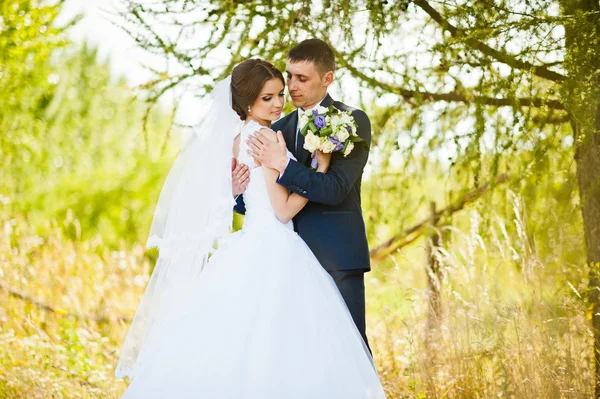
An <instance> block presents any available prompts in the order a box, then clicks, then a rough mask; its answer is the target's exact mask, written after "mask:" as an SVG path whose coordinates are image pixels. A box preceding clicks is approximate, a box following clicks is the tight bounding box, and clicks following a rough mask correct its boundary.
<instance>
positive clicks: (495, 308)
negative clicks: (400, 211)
mask: <svg viewBox="0 0 600 399" xmlns="http://www.w3.org/2000/svg"><path fill="white" fill-rule="evenodd" d="M517 215H518V213H517ZM516 219H517V225H520V228H521V229H524V226H523V224H524V223H525V222H523V220H520V219H519V217H517V218H516ZM1 222H2V225H3V229H2V231H0V282H1V283H2V284H3V285H5V286H7V287H11V288H13V289H17V290H20V291H22V292H24V293H26V294H27V295H30V296H32V297H35V298H38V299H42V300H43V301H44V302H46V303H47V304H48V305H51V306H52V307H53V308H54V311H53V312H49V311H46V310H43V309H41V308H40V307H39V306H35V305H32V304H30V303H28V302H27V301H23V300H22V299H18V298H16V297H14V296H11V295H8V294H7V292H6V291H2V292H0V398H28V399H34V398H117V397H119V395H120V393H122V392H123V390H124V389H125V387H126V384H125V383H124V382H122V381H118V380H115V379H114V377H113V370H114V366H115V364H116V361H117V359H118V353H119V348H120V345H121V342H122V340H123V338H124V335H125V333H126V331H127V325H126V323H124V322H119V321H116V320H114V319H115V317H116V316H119V315H128V316H131V315H132V314H133V312H134V310H135V307H136V305H137V303H138V300H139V296H140V295H141V293H142V292H143V289H144V287H145V284H146V282H147V281H148V274H149V270H150V263H149V261H148V260H147V259H146V258H145V257H144V250H143V248H142V247H141V246H135V247H134V248H130V249H123V250H122V251H108V250H107V249H106V248H105V247H104V245H103V243H102V241H101V239H99V238H98V239H95V240H91V241H83V242H82V241H80V240H77V239H76V240H67V239H64V238H63V237H64V236H63V235H62V233H61V231H63V230H64V229H65V228H68V229H71V230H73V231H75V232H76V231H77V220H75V219H73V218H68V219H67V220H65V221H63V222H60V225H59V223H57V222H55V223H54V230H53V231H54V233H52V234H51V235H50V236H49V237H48V238H47V239H45V240H44V239H42V238H40V237H38V236H36V235H35V234H34V233H33V231H32V229H31V228H30V227H29V226H28V224H27V223H26V221H25V220H22V219H20V218H14V219H9V220H2V221H1ZM488 225H489V226H491V227H490V229H491V234H488V235H487V236H489V237H491V238H489V239H484V238H483V235H482V234H481V232H480V229H482V227H481V217H480V216H479V215H478V214H477V213H476V212H474V211H473V213H472V217H471V221H470V223H469V226H468V228H467V229H465V230H464V231H463V230H460V229H457V228H450V229H447V233H446V236H445V242H444V245H443V247H441V248H438V249H437V251H436V254H437V256H438V259H439V261H440V262H441V263H442V266H443V270H444V275H445V282H444V289H443V299H444V309H445V313H444V314H445V316H444V318H443V319H442V320H441V328H440V331H439V334H433V335H431V334H428V332H427V330H426V319H427V297H426V294H427V293H426V291H425V288H424V287H426V284H425V275H424V269H423V265H424V262H425V261H424V252H425V251H424V249H423V248H422V247H420V246H419V245H416V246H413V247H411V248H409V249H407V250H406V251H404V252H403V253H400V254H398V256H396V257H395V259H393V260H390V262H391V264H392V267H385V268H384V267H381V268H379V269H378V270H376V271H374V272H372V273H371V274H369V275H367V276H368V278H367V291H368V318H369V326H370V330H369V334H370V339H371V345H372V347H373V349H374V355H375V360H376V363H377V366H378V369H379V372H380V374H381V377H382V379H383V381H384V384H385V387H386V390H387V392H388V393H389V397H390V398H446V397H448V398H492V397H494V398H497V397H514V398H590V397H592V377H593V376H592V373H591V371H592V364H591V332H590V330H589V325H588V320H587V319H586V310H585V304H584V301H583V300H581V299H580V298H579V296H582V295H583V294H582V292H583V291H584V289H585V280H584V278H583V276H584V275H585V271H584V270H582V271H581V273H579V274H578V275H580V276H581V279H580V280H581V281H575V280H572V279H567V278H565V280H564V286H563V287H560V286H557V284H554V285H550V283H549V281H550V280H551V279H550V280H549V279H548V276H547V275H548V271H547V270H545V269H544V268H545V265H544V263H543V261H542V260H540V259H539V258H538V257H537V256H536V250H535V248H534V247H532V245H530V243H529V242H528V240H527V238H526V235H525V234H517V236H516V237H510V236H509V235H508V234H507V233H506V228H505V227H506V226H504V225H503V222H502V221H500V220H498V221H495V222H492V223H489V224H488ZM552 281H557V280H556V279H555V280H552ZM558 281H559V280H558ZM565 287H568V289H564V288H565ZM73 314H75V315H86V314H96V315H102V316H108V317H109V318H113V320H112V321H109V322H103V323H97V322H95V321H89V320H82V319H77V318H75V317H72V315H73ZM427 337H430V338H427Z"/></svg>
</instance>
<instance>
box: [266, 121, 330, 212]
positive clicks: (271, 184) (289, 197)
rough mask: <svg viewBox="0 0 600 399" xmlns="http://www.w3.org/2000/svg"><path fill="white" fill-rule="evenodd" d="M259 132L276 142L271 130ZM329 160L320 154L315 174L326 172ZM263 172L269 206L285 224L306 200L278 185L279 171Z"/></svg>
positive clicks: (300, 208)
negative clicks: (269, 201)
mask: <svg viewBox="0 0 600 399" xmlns="http://www.w3.org/2000/svg"><path fill="white" fill-rule="evenodd" d="M260 132H261V133H262V134H264V135H265V136H266V137H267V138H268V139H269V140H271V141H273V142H277V136H276V135H275V133H274V132H273V131H272V130H269V129H261V131H260ZM330 159H331V155H330V154H325V156H323V155H321V154H320V156H319V166H318V168H317V172H320V173H325V172H327V169H328V168H329V160H330ZM264 170H265V182H266V184H267V190H268V192H269V199H270V200H271V206H272V207H273V210H274V211H275V215H276V216H277V219H279V220H280V221H281V222H282V223H287V222H289V221H290V220H292V218H293V217H294V216H296V214H297V213H298V212H300V211H301V210H302V208H304V206H305V205H306V204H307V202H308V199H306V198H304V197H302V196H300V195H298V194H290V193H289V192H288V190H287V188H285V187H283V186H282V185H281V184H278V183H277V179H278V178H279V171H277V170H275V169H269V168H264Z"/></svg>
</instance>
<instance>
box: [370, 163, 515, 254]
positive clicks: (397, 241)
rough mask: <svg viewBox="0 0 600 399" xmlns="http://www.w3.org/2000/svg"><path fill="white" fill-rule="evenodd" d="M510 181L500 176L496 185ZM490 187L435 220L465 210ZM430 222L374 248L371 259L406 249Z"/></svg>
mask: <svg viewBox="0 0 600 399" xmlns="http://www.w3.org/2000/svg"><path fill="white" fill-rule="evenodd" d="M508 180H509V175H507V174H502V175H499V176H498V177H497V178H496V180H495V182H494V185H498V184H502V183H505V182H507V181H508ZM490 186H491V183H490V182H487V183H485V184H484V185H482V186H480V187H479V188H477V189H476V190H474V191H471V192H468V193H466V194H465V195H464V196H463V197H462V198H461V199H460V200H459V201H457V202H456V203H455V204H453V205H450V206H447V207H446V208H444V209H442V210H440V211H437V212H436V213H435V215H434V218H435V219H436V220H437V219H439V218H440V217H441V216H442V215H452V214H453V213H455V212H457V211H459V210H461V209H463V208H464V207H465V206H466V205H467V204H469V203H471V202H473V201H475V200H476V199H478V198H479V197H481V196H482V195H483V194H485V192H486V191H488V189H489V188H490ZM430 220H431V217H427V219H425V220H423V221H421V222H420V223H417V224H416V225H414V226H412V227H409V228H408V229H406V230H405V231H403V232H402V233H401V234H398V235H396V236H394V237H392V238H390V239H388V240H386V241H384V242H383V243H381V244H380V245H378V246H377V247H375V248H373V249H372V250H371V251H370V255H371V259H372V260H374V261H378V260H381V259H383V258H384V257H386V256H388V255H390V254H391V253H392V252H394V251H397V250H399V249H400V248H402V247H405V246H406V245H408V244H410V243H411V242H413V241H415V240H416V239H417V238H419V236H420V235H421V233H422V232H423V230H424V229H425V228H426V227H427V226H428V225H429V223H430Z"/></svg>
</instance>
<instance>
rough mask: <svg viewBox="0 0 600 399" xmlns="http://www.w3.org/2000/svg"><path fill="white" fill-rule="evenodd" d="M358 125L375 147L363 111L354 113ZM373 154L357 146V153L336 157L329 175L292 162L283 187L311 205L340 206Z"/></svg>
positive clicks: (355, 151) (283, 178)
mask: <svg viewBox="0 0 600 399" xmlns="http://www.w3.org/2000/svg"><path fill="white" fill-rule="evenodd" d="M352 116H354V120H355V121H356V123H357V126H358V129H357V134H358V135H359V136H360V137H361V138H362V139H363V140H365V141H366V142H367V144H369V146H370V145H371V122H370V121H369V117H368V116H367V114H365V113H364V112H363V111H361V110H355V111H354V112H353V113H352ZM368 157H369V151H368V149H367V148H365V146H364V145H362V144H358V143H357V144H356V145H355V147H354V150H353V151H352V152H351V153H350V154H349V155H348V156H347V157H345V158H344V156H343V155H342V154H341V153H334V159H333V160H332V162H331V166H330V167H329V171H328V172H327V173H325V174H323V173H317V172H315V171H312V170H310V168H308V167H306V166H304V165H302V164H299V163H298V162H296V161H294V160H293V159H290V160H289V162H288V165H287V167H286V169H285V171H284V172H283V174H282V176H281V177H280V178H279V179H278V180H277V182H278V183H279V184H281V185H282V186H284V187H286V188H288V189H289V190H290V191H292V192H295V193H297V194H299V195H301V196H303V197H305V198H308V199H309V200H310V201H313V202H319V203H321V204H326V205H338V204H340V203H342V201H344V199H345V198H346V196H347V195H348V193H349V192H350V190H351V189H352V186H354V184H355V183H356V181H357V180H358V179H359V178H360V176H361V175H362V171H363V169H364V167H365V165H366V164H367V159H368Z"/></svg>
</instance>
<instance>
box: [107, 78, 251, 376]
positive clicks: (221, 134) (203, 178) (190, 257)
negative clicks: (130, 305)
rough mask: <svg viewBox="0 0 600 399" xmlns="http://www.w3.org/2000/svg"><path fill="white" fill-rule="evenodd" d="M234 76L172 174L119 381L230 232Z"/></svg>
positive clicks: (236, 126) (216, 93)
mask: <svg viewBox="0 0 600 399" xmlns="http://www.w3.org/2000/svg"><path fill="white" fill-rule="evenodd" d="M230 84H231V77H230V76H229V77H227V78H226V79H224V80H222V81H220V82H218V83H217V84H216V85H215V88H214V89H213V91H212V92H211V93H210V95H209V96H208V98H207V99H206V105H205V106H204V107H203V109H202V110H201V111H202V112H203V117H202V119H201V122H200V123H199V124H198V125H197V126H196V127H195V128H194V129H193V131H192V133H191V135H190V137H189V138H188V139H187V140H186V141H185V142H184V144H183V146H182V149H181V151H180V153H179V155H178V157H177V159H176V160H175V163H174V165H173V167H172V169H171V171H170V172H169V175H168V177H167V180H166V181H165V184H164V186H163V188H162V191H161V193H160V197H159V200H158V204H157V206H156V210H155V213H154V219H153V220H152V227H151V228H150V235H149V237H148V242H147V247H148V248H152V247H157V248H158V250H159V257H158V260H157V262H156V266H155V268H154V271H153V272H152V276H151V277H150V282H149V283H148V287H147V288H146V292H145V293H144V296H143V297H142V300H141V302H140V305H139V306H138V309H137V311H136V314H135V317H134V319H133V322H132V324H131V326H130V329H129V332H128V334H127V338H126V339H125V343H124V345H123V349H122V351H121V358H120V359H119V363H118V365H117V368H116V370H115V375H116V376H117V377H119V378H122V377H125V376H128V377H135V374H136V373H135V369H136V368H138V367H139V364H138V363H139V360H140V359H138V357H139V355H140V352H141V350H142V348H143V346H144V343H145V342H146V340H147V339H148V337H149V336H150V335H151V332H152V328H153V327H155V326H156V324H157V323H161V319H162V317H161V314H162V312H166V311H168V309H174V308H175V307H174V306H177V303H178V301H183V300H184V299H182V298H180V296H181V293H182V292H185V290H183V288H184V286H185V285H186V284H189V282H190V281H192V280H193V278H194V277H196V276H197V275H198V274H199V273H200V272H201V271H202V269H203V268H204V266H205V265H206V263H207V262H208V259H209V255H210V253H211V252H212V251H213V250H214V246H215V242H216V241H217V240H218V239H219V238H220V237H222V236H223V235H225V234H227V233H229V232H230V230H231V223H232V218H233V211H232V209H233V205H234V204H235V201H234V200H233V197H232V194H231V158H232V156H233V140H234V138H235V136H236V135H237V134H238V133H239V131H240V128H241V125H242V121H241V120H240V118H239V116H238V115H237V114H236V113H235V112H234V111H233V109H232V108H231V88H230Z"/></svg>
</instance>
